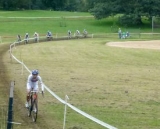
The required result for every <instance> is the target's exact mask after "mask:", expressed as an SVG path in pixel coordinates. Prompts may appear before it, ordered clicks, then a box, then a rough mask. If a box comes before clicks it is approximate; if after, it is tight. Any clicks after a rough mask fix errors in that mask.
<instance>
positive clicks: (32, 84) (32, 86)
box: [17, 29, 88, 108]
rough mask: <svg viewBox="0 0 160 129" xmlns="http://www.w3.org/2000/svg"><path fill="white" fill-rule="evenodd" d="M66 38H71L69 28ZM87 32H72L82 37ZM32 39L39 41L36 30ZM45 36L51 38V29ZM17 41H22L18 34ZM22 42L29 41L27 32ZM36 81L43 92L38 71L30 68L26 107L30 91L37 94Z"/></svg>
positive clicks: (85, 35)
mask: <svg viewBox="0 0 160 129" xmlns="http://www.w3.org/2000/svg"><path fill="white" fill-rule="evenodd" d="M67 33H68V38H72V32H71V31H70V30H68V32H67ZM87 34H88V32H87V31H86V30H85V29H84V30H83V32H82V34H81V33H80V31H79V30H76V32H75V33H74V36H75V37H77V38H79V37H80V36H83V37H87ZM33 37H34V40H35V42H39V34H38V33H37V32H35V33H34V34H33ZM46 38H47V39H48V40H50V39H51V38H53V36H52V33H51V31H47V34H46ZM17 41H18V42H20V41H22V38H21V36H20V34H18V35H17ZM24 42H25V44H27V43H28V42H29V33H26V34H25V36H24ZM38 82H39V83H40V85H41V91H42V93H43V92H44V86H43V82H42V78H41V77H40V76H39V71H38V70H36V69H35V70H32V72H31V74H30V75H29V76H28V79H27V84H26V91H27V94H26V103H25V107H26V108H28V107H29V100H30V92H31V91H32V90H33V91H36V93H37V94H38V92H39V86H38Z"/></svg>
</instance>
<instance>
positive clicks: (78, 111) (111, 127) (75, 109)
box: [10, 38, 118, 129]
mask: <svg viewBox="0 0 160 129" xmlns="http://www.w3.org/2000/svg"><path fill="white" fill-rule="evenodd" d="M33 39H34V38H33ZM23 41H25V40H22V41H21V42H23ZM16 43H17V44H18V43H20V42H14V43H12V44H11V45H10V55H11V57H13V58H14V59H15V60H16V61H17V62H18V63H20V64H22V65H23V66H24V67H25V68H26V70H27V71H28V72H29V73H31V71H30V70H29V68H28V67H27V66H26V65H25V64H24V63H23V62H21V61H19V60H18V59H17V58H16V57H15V56H14V55H13V54H12V47H14V46H15V44H16ZM43 85H44V87H45V89H46V90H47V91H48V92H49V93H50V94H51V95H53V96H54V97H55V98H56V99H57V100H59V101H60V102H61V103H63V104H66V105H67V106H68V107H70V108H71V109H73V110H74V111H76V112H77V113H79V114H81V115H83V116H85V117H87V118H88V119H90V120H92V121H94V122H96V123H98V124H100V125H101V126H103V127H106V128H108V129H118V128H116V127H114V126H111V125H109V124H107V123H105V122H103V121H101V120H99V119H97V118H95V117H93V116H91V115H89V114H87V113H85V112H83V111H81V110H80V109H78V108H76V107H74V106H73V105H71V104H69V103H68V102H66V101H65V100H63V99H61V98H60V97H59V96H57V95H56V94H55V93H54V92H53V91H51V90H50V89H49V88H48V87H47V86H46V85H45V84H43Z"/></svg>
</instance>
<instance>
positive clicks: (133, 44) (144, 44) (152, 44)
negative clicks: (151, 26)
mask: <svg viewBox="0 0 160 129" xmlns="http://www.w3.org/2000/svg"><path fill="white" fill-rule="evenodd" d="M106 45H108V46H113V47H123V48H142V49H160V40H152V41H125V42H108V43H106Z"/></svg>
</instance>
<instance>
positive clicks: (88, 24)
mask: <svg viewBox="0 0 160 129" xmlns="http://www.w3.org/2000/svg"><path fill="white" fill-rule="evenodd" d="M69 16H80V17H77V18H73V17H69ZM86 16H87V17H86ZM88 16H91V15H90V14H89V13H79V12H58V11H40V10H36V11H0V23H1V26H0V30H1V31H0V36H1V37H2V41H3V42H4V43H5V42H12V41H15V40H16V35H17V34H20V35H21V36H22V38H23V37H24V35H25V33H29V34H30V37H33V34H34V32H35V31H36V32H38V33H39V34H40V36H44V35H46V33H47V31H48V30H50V31H51V32H52V33H53V34H54V35H55V34H63V35H66V34H67V31H68V30H71V31H72V33H75V31H76V30H77V29H78V30H80V32H82V31H83V29H86V30H87V31H88V33H90V34H108V33H117V31H118V28H119V27H121V26H119V25H118V24H115V23H116V18H115V19H113V18H112V17H109V18H106V19H102V20H95V19H94V18H93V17H88ZM9 17H12V18H9ZM14 17H15V18H14ZM20 17H25V18H20ZM33 17H35V18H33ZM38 17H39V18H38ZM40 17H44V18H40ZM47 17H52V18H47ZM57 17H59V18H57ZM62 26H63V27H62ZM121 29H122V31H129V32H130V33H137V34H139V33H151V32H152V29H151V25H150V24H149V23H146V24H145V25H143V26H141V27H121ZM157 32H159V31H157ZM137 38H139V36H137Z"/></svg>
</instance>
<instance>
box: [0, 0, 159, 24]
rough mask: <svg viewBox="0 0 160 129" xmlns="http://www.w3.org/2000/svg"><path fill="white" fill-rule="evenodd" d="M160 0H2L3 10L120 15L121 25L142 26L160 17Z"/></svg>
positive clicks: (1, 6) (105, 15) (103, 16)
mask: <svg viewBox="0 0 160 129" xmlns="http://www.w3.org/2000/svg"><path fill="white" fill-rule="evenodd" d="M159 7H160V0H128V1H127V0H0V8H1V10H24V9H25V10H27V9H28V10H34V9H41V10H46V9H51V10H56V11H82V12H90V13H91V14H92V15H93V16H94V17H95V18H96V19H102V18H106V17H109V16H113V17H114V16H117V15H119V23H122V24H126V25H129V24H131V25H140V24H142V17H146V18H147V19H148V20H151V18H152V16H159V15H160V8H159Z"/></svg>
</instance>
